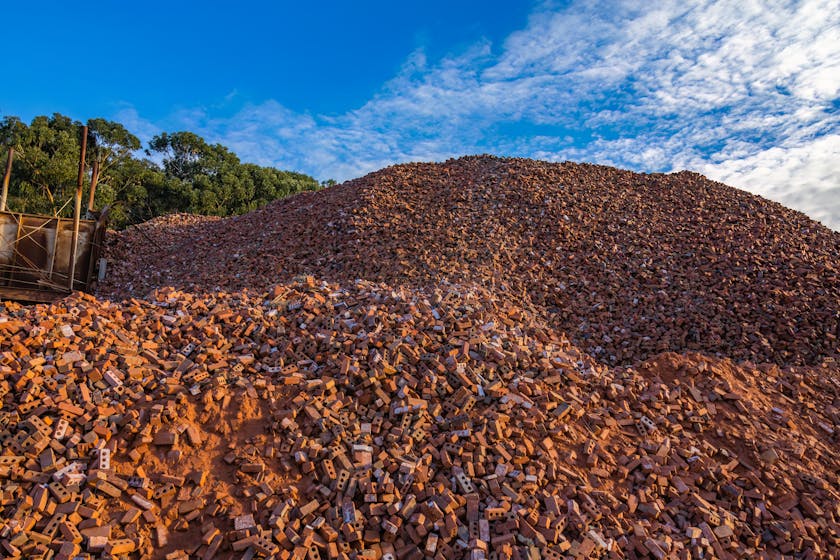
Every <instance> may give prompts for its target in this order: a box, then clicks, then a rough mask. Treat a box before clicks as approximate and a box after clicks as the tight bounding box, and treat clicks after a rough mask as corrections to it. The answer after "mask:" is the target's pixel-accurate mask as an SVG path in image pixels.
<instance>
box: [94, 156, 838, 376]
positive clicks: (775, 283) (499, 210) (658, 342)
mask: <svg viewBox="0 0 840 560" xmlns="http://www.w3.org/2000/svg"><path fill="white" fill-rule="evenodd" d="M113 239H114V242H113V243H112V244H111V246H110V247H109V256H110V261H111V262H110V263H109V266H110V272H109V278H107V279H106V281H105V283H104V285H103V286H102V289H101V290H100V295H102V296H103V297H110V298H115V299H119V298H122V297H132V296H133V297H144V296H146V295H147V294H149V293H150V292H151V291H152V290H153V289H156V288H159V287H165V286H174V287H177V288H179V289H183V290H188V291H193V292H195V291H200V292H204V293H212V292H213V291H214V290H216V289H222V290H225V291H235V290H240V289H244V288H247V289H251V290H255V291H256V292H258V293H259V292H262V291H266V290H268V289H270V288H271V287H272V286H274V285H275V284H277V283H280V282H288V281H290V280H291V279H292V278H294V277H295V276H298V275H304V274H311V275H313V276H315V277H317V278H321V279H325V280H327V281H332V282H337V283H340V284H342V285H346V284H348V283H352V282H354V281H355V280H357V279H363V280H369V281H373V282H385V283H388V284H390V285H398V286H410V287H413V288H417V289H428V288H430V287H431V288H434V287H437V286H439V285H442V284H445V283H449V284H462V285H479V286H482V287H484V288H486V289H488V290H490V291H491V292H492V293H493V294H494V295H495V296H497V297H500V298H503V299H506V300H508V301H512V302H516V303H518V304H520V305H521V306H523V307H526V308H533V309H534V310H535V311H537V312H539V313H540V314H541V315H542V316H543V317H544V319H545V321H546V322H548V323H549V324H550V325H552V326H553V327H554V328H556V329H559V330H561V331H563V332H566V333H567V334H568V336H569V337H570V338H571V340H572V341H573V342H574V343H575V344H576V345H577V346H578V347H579V348H581V349H582V350H584V351H585V352H587V353H589V354H590V355H592V356H594V357H596V358H597V359H598V360H599V361H601V362H603V363H608V364H612V365H632V364H634V363H638V362H639V361H640V360H645V359H648V358H651V357H653V356H656V355H657V354H659V353H661V352H666V351H676V352H685V351H695V352H703V353H705V354H709V355H716V356H725V357H728V358H732V359H734V360H737V361H745V360H750V361H753V362H756V363H775V364H779V365H790V364H809V365H814V364H819V363H820V362H821V360H822V359H823V358H824V357H826V356H837V353H838V346H840V305H838V302H840V264H838V263H840V234H838V233H836V232H832V231H830V230H829V229H827V228H825V227H823V226H821V225H819V224H817V223H815V222H813V221H811V220H809V219H808V218H807V217H806V216H804V215H803V214H801V213H799V212H795V211H793V210H789V209H787V208H784V207H782V206H780V205H778V204H776V203H773V202H770V201H767V200H765V199H762V198H760V197H757V196H753V195H750V194H748V193H746V192H744V191H739V190H737V189H734V188H731V187H728V186H726V185H722V184H720V183H716V182H713V181H710V180H708V179H706V178H704V177H702V176H700V175H697V174H694V173H687V172H681V173H675V174H669V175H665V174H638V173H632V172H630V171H622V170H618V169H613V168H609V167H602V166H595V165H586V164H574V163H556V164H552V163H546V162H539V161H531V160H523V159H502V158H494V157H489V156H484V157H466V158H461V159H458V160H451V161H447V162H445V163H439V164H407V165H398V166H393V167H389V168H386V169H383V170H381V171H378V172H375V173H372V174H370V175H367V176H365V177H362V178H361V179H357V180H354V181H350V182H348V183H345V184H342V185H339V186H336V187H333V188H329V189H325V190H323V191H320V192H317V193H304V194H301V195H299V196H294V197H291V198H288V199H285V200H281V201H277V202H275V203H272V204H270V205H268V206H266V207H265V208H262V209H260V210H257V211H255V212H252V213H250V214H247V215H244V216H238V217H234V218H229V219H224V220H219V219H213V218H197V217H190V216H184V215H179V216H173V217H169V218H161V219H158V220H156V221H154V222H152V223H149V224H141V225H140V226H138V227H137V228H132V229H130V230H128V231H126V232H124V233H121V234H117V235H115V236H114V238H113Z"/></svg>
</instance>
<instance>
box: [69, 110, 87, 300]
mask: <svg viewBox="0 0 840 560" xmlns="http://www.w3.org/2000/svg"><path fill="white" fill-rule="evenodd" d="M87 137H88V127H87V126H83V127H82V152H81V153H80V154H79V181H78V183H77V184H76V208H75V211H74V212H73V244H72V245H71V246H70V280H69V281H68V286H67V287H68V288H70V291H71V292H72V291H73V281H74V280H75V277H76V250H77V247H76V246H77V245H78V244H79V220H80V219H81V214H82V187H83V186H84V184H85V152H87Z"/></svg>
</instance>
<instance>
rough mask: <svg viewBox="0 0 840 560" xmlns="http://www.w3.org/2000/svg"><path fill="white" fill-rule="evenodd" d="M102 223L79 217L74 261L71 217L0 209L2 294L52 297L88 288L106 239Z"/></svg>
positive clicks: (21, 297) (39, 298)
mask: <svg viewBox="0 0 840 560" xmlns="http://www.w3.org/2000/svg"><path fill="white" fill-rule="evenodd" d="M104 229H105V228H104V225H103V224H101V223H98V222H95V221H92V220H80V222H79V238H78V245H77V251H75V261H76V262H75V266H72V265H71V262H70V259H71V257H72V255H73V253H74V252H73V250H72V245H73V220H72V219H69V218H55V217H49V216H36V215H30V214H20V213H15V212H0V298H2V299H17V300H25V301H51V300H53V299H55V298H57V297H62V296H64V295H66V294H68V293H69V292H70V289H69V286H70V278H69V275H70V270H75V274H74V279H73V289H74V290H83V291H90V290H91V289H92V288H93V284H94V281H95V279H96V275H95V268H96V263H97V261H98V259H99V255H100V253H101V248H102V241H103V239H104Z"/></svg>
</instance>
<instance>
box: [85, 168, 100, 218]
mask: <svg viewBox="0 0 840 560" xmlns="http://www.w3.org/2000/svg"><path fill="white" fill-rule="evenodd" d="M98 183H99V161H97V160H94V161H93V171H92V172H91V176H90V196H89V197H88V206H87V212H88V217H90V216H92V215H93V197H95V196H96V185H97V184H98Z"/></svg>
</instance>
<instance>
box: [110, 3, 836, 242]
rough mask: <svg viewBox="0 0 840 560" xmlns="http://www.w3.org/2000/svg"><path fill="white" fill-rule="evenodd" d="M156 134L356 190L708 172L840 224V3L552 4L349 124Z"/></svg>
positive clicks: (280, 116)
mask: <svg viewBox="0 0 840 560" xmlns="http://www.w3.org/2000/svg"><path fill="white" fill-rule="evenodd" d="M337 87H340V85H338V86H337ZM128 110H130V109H127V111H128ZM127 115H128V116H131V117H132V118H133V119H134V121H132V122H135V121H137V122H138V123H139V121H141V120H142V119H140V118H139V116H138V115H136V114H128V113H127ZM127 124H129V123H127ZM143 126H145V127H146V128H145V129H146V130H151V129H153V128H155V126H165V127H168V128H177V127H182V128H189V129H190V130H194V131H196V132H198V133H200V134H202V135H204V136H206V137H207V138H209V139H211V140H214V141H220V142H222V143H224V144H226V145H228V146H230V147H231V148H232V149H233V150H234V151H236V152H237V153H238V154H239V155H240V156H241V157H242V158H243V159H246V160H249V161H254V162H257V163H261V164H264V165H275V166H278V167H284V168H293V169H298V170H302V171H305V172H307V173H311V174H313V175H315V176H317V177H320V178H335V179H339V180H343V179H348V178H351V177H355V176H358V175H361V174H364V173H366V172H369V171H372V170H374V169H378V168H380V167H383V166H385V165H389V164H392V163H398V162H404V161H412V160H441V159H446V158H448V157H452V156H459V155H463V154H466V153H483V152H488V153H495V154H500V155H516V156H526V157H535V158H540V159H549V160H567V159H569V160H584V161H592V162H596V163H604V164H610V165H618V166H621V167H628V168H631V169H635V170H639V171H674V170H679V169H684V168H687V169H694V170H698V171H700V172H702V173H704V174H706V175H708V176H710V177H711V178H714V179H718V180H721V181H724V182H727V183H729V184H732V185H733V186H737V187H741V188H745V189H748V190H751V191H752V192H755V193H757V194H761V195H763V196H766V197H768V198H771V199H774V200H777V201H779V202H781V203H783V204H785V205H787V206H790V207H793V208H796V209H799V210H802V211H804V212H806V213H807V214H809V215H810V216H812V217H813V218H815V219H818V220H821V221H822V222H823V223H825V224H826V225H829V226H831V227H833V228H835V229H840V202H838V201H840V169H838V165H840V164H838V163H837V162H838V161H840V157H838V156H840V6H838V5H837V3H836V2H833V1H826V0H803V1H799V2H790V1H784V2H783V1H764V2H719V1H713V0H699V1H694V2H685V1H663V2H656V3H641V2H639V3H635V2H586V1H578V2H572V3H571V4H570V5H566V6H564V7H558V6H555V5H553V4H552V3H546V4H543V5H541V6H539V7H538V8H537V9H536V10H535V11H534V13H533V14H532V15H531V17H530V18H529V22H528V24H527V26H526V27H525V28H524V29H521V30H518V31H516V32H514V33H512V34H511V35H510V36H508V37H507V39H506V40H505V42H504V43H503V44H502V45H492V44H490V43H489V42H480V43H478V44H475V45H473V46H472V47H471V48H469V49H466V50H465V51H463V52H458V53H453V54H451V55H449V56H447V57H445V58H443V59H440V60H433V61H430V60H428V59H427V57H426V55H425V53H424V52H423V51H422V50H418V51H416V52H414V53H412V54H411V55H410V56H409V57H408V58H407V59H406V61H405V63H404V65H403V67H402V69H401V71H400V72H399V73H398V74H397V75H395V76H394V77H393V78H392V79H391V80H390V81H388V82H387V83H385V84H383V85H382V87H381V89H380V90H379V92H378V93H377V94H376V95H375V96H373V97H372V98H371V99H370V100H368V102H366V103H365V104H364V105H362V106H361V107H357V108H355V109H352V110H348V111H346V112H345V113H343V114H339V115H313V114H306V113H297V112H294V111H290V110H289V109H287V108H286V107H284V106H283V105H282V104H280V103H278V102H277V101H274V100H267V101H263V102H260V103H252V104H248V105H246V106H244V107H242V108H241V109H240V110H239V111H238V112H236V113H235V114H234V115H232V116H227V117H220V116H216V115H214V111H213V110H212V109H208V110H192V111H182V112H180V113H178V114H174V115H172V117H171V118H170V119H168V120H167V122H165V123H159V124H156V125H153V126H150V125H149V124H148V123H147V124H146V125H143Z"/></svg>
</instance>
